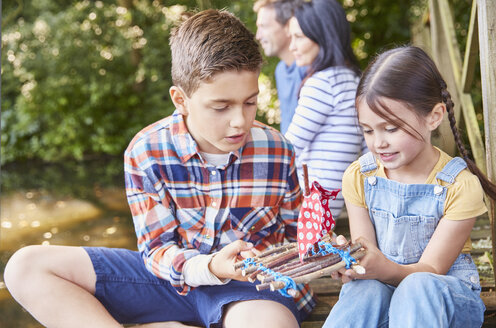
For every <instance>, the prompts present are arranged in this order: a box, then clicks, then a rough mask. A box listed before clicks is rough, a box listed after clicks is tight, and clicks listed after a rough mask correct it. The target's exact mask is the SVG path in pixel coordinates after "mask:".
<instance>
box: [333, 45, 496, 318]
mask: <svg viewBox="0 0 496 328" xmlns="http://www.w3.org/2000/svg"><path fill="white" fill-rule="evenodd" d="M356 107H357V111H358V119H359V123H360V125H361V127H362V129H363V132H364V136H365V141H366V142H367V146H368V147H369V149H370V151H371V153H368V154H366V155H364V156H362V157H361V158H360V159H359V160H358V161H356V162H354V163H353V164H351V165H350V167H349V168H348V169H347V170H346V172H345V174H344V177H343V195H344V198H345V201H346V208H347V210H348V214H349V222H350V233H351V238H352V240H353V241H355V242H360V243H362V244H363V245H364V246H365V248H366V249H367V250H368V254H367V255H366V256H365V257H364V258H363V260H362V261H361V264H362V265H363V266H364V267H365V268H366V274H364V275H357V274H356V273H354V272H353V271H352V270H342V271H341V272H340V273H339V274H337V275H335V276H334V278H338V276H339V277H340V278H341V279H342V281H343V282H344V283H345V284H344V285H343V288H342V290H341V293H340V296H339V301H338V302H337V304H336V305H335V306H334V307H333V309H332V311H331V313H330V315H329V317H328V318H327V320H326V322H325V324H324V327H326V328H329V327H350V326H352V327H387V326H389V327H399V326H401V327H480V326H481V325H482V322H483V319H484V310H485V307H484V303H483V302H482V300H481V299H480V296H479V295H480V284H479V276H478V273H477V268H476V266H475V264H474V262H473V261H472V258H471V257H470V254H469V251H470V245H471V244H470V232H471V230H472V227H473V225H474V222H475V219H476V217H477V216H479V215H481V214H483V213H485V212H486V207H485V205H484V202H483V189H484V191H485V192H486V193H487V194H488V195H489V196H490V197H491V198H493V199H494V198H495V196H496V188H495V185H493V184H491V183H490V182H489V181H488V180H487V178H486V177H485V176H484V175H483V174H482V173H481V172H480V171H479V170H478V169H477V167H476V166H475V164H474V163H473V162H472V161H471V160H470V159H469V158H468V155H467V151H466V150H465V148H464V146H463V144H462V141H461V136H460V134H459V133H458V130H457V128H456V122H455V118H454V117H455V116H454V112H453V102H452V101H451V96H450V94H449V92H448V90H447V89H446V83H445V81H444V80H443V78H442V77H441V75H440V73H439V71H438V70H437V68H436V66H435V64H434V62H433V61H432V60H431V59H430V58H429V56H428V55H427V54H426V53H425V52H424V51H422V50H421V49H419V48H416V47H402V48H397V49H393V50H390V51H387V52H385V53H383V54H382V55H380V56H378V57H377V59H376V60H375V61H374V62H373V63H372V64H371V65H370V66H369V67H368V68H367V70H366V71H365V72H364V74H363V77H362V79H361V81H360V84H359V85H358V89H357V96H356ZM446 111H447V112H448V117H449V121H450V124H451V129H452V131H453V135H454V137H455V141H456V144H457V146H458V149H459V151H460V153H461V155H462V157H463V159H462V158H459V157H457V158H451V157H450V156H449V155H447V154H446V153H444V152H443V151H441V150H440V149H438V148H436V147H435V146H433V145H432V144H431V142H430V137H431V132H432V131H433V130H434V129H436V128H437V127H438V126H439V124H440V123H441V121H442V119H443V115H444V113H445V112H446ZM467 166H468V169H467ZM481 184H482V187H481ZM341 239H344V237H342V236H341ZM341 241H342V240H341ZM350 280H353V281H351V282H349V281H350ZM347 282H349V283H347Z"/></svg>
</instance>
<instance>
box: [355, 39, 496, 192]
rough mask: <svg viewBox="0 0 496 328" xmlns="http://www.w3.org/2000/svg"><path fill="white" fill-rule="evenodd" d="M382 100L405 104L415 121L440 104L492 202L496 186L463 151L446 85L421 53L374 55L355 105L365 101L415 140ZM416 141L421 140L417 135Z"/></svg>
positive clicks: (417, 50)
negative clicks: (414, 114) (443, 106)
mask: <svg viewBox="0 0 496 328" xmlns="http://www.w3.org/2000/svg"><path fill="white" fill-rule="evenodd" d="M384 98H388V99H391V100H395V101H398V102H401V103H403V104H405V106H407V107H408V108H409V109H411V110H413V111H415V113H416V114H417V115H418V116H419V117H425V116H427V115H428V114H429V113H430V112H431V111H432V109H433V108H434V106H435V105H437V104H439V103H444V104H445V105H446V110H447V112H448V119H449V122H450V126H451V131H452V132H453V136H454V137H455V142H456V146H457V147H458V150H459V152H460V155H461V156H462V157H463V159H464V160H465V162H466V163H467V166H468V168H469V169H470V171H471V172H472V173H473V174H475V175H477V177H478V178H479V180H480V182H481V185H482V188H483V189H484V191H485V192H486V193H487V195H488V196H489V197H491V198H492V199H496V185H494V184H493V183H491V182H490V181H489V180H488V179H487V177H486V176H485V175H484V174H483V173H482V172H481V171H480V170H479V168H478V167H477V166H476V165H475V163H474V162H473V161H472V160H471V159H470V158H469V156H468V152H467V150H466V149H465V146H464V144H463V141H462V137H461V135H460V132H459V131H458V128H457V127H456V120H455V113H454V109H453V101H452V100H451V95H450V93H449V92H448V89H447V86H446V82H445V81H444V79H443V77H442V76H441V73H440V72H439V70H438V69H437V67H436V64H434V61H433V60H432V59H431V58H430V57H429V56H428V55H427V54H426V53H425V52H424V51H423V50H422V49H420V48H418V47H413V46H404V47H399V48H395V49H392V50H388V51H386V52H384V53H382V54H380V55H378V56H377V57H376V58H375V59H374V60H373V61H372V62H371V63H370V64H369V66H368V67H367V68H366V69H365V71H364V72H363V75H362V78H361V80H360V83H359V84H358V88H357V93H356V102H355V106H356V108H357V109H358V108H359V105H360V103H361V102H363V101H365V102H366V103H367V105H368V106H369V108H370V109H371V110H372V111H373V112H374V113H376V114H377V115H379V116H380V117H382V118H383V119H385V120H386V121H387V122H389V123H391V124H394V125H396V126H398V127H399V128H401V129H402V130H404V131H405V132H407V133H409V134H410V135H413V136H414V137H415V135H414V134H413V132H412V131H415V130H414V129H413V127H412V126H411V125H410V124H408V123H407V122H405V121H404V120H402V119H401V118H399V117H398V116H397V115H396V114H395V113H394V109H393V108H389V107H387V106H386V104H385V102H384V101H383V100H384ZM357 112H358V113H359V111H357ZM406 127H408V128H406ZM416 137H418V138H421V136H420V134H419V135H418V136H416Z"/></svg>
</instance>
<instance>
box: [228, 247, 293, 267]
mask: <svg viewBox="0 0 496 328" xmlns="http://www.w3.org/2000/svg"><path fill="white" fill-rule="evenodd" d="M297 247H298V246H297V244H296V243H289V244H284V245H281V246H278V247H274V248H271V249H268V250H266V251H264V252H263V253H262V254H260V255H258V256H255V257H254V258H253V260H255V261H257V260H261V259H264V258H266V257H268V256H270V255H273V254H275V253H278V254H282V253H284V252H287V251H290V250H293V249H297ZM244 265H245V263H244V262H243V261H239V262H236V263H235V264H234V270H238V269H241V268H242V267H244Z"/></svg>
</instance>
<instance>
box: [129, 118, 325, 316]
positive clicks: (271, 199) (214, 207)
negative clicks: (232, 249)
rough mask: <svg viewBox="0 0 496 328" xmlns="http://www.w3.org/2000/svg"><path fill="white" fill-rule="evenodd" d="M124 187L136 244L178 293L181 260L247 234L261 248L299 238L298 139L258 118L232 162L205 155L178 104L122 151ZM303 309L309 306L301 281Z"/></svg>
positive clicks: (310, 301) (183, 289)
mask: <svg viewBox="0 0 496 328" xmlns="http://www.w3.org/2000/svg"><path fill="white" fill-rule="evenodd" d="M124 163H125V178H126V193H127V198H128V202H129V206H130V208H131V213H132V215H133V220H134V226H135V230H136V235H137V237H138V249H139V251H140V252H141V254H142V256H143V259H144V262H145V265H146V267H147V269H148V270H149V271H150V272H152V273H153V274H154V275H156V276H158V277H160V278H162V279H167V280H169V281H170V282H171V284H172V286H174V287H175V288H176V290H177V291H178V293H180V294H184V295H185V294H187V293H188V292H189V291H190V290H191V289H192V288H193V287H191V286H188V285H186V284H185V282H184V275H183V273H182V268H183V265H184V263H185V262H186V261H187V260H188V259H190V258H192V257H194V256H196V255H198V254H209V253H212V252H216V251H219V250H220V249H221V248H222V247H224V246H225V245H227V244H229V243H231V242H233V241H236V240H239V239H242V240H245V241H249V242H252V243H253V244H254V245H255V248H257V249H258V250H264V249H266V248H267V247H269V246H273V245H279V244H282V243H283V242H285V241H295V240H296V230H297V220H298V209H299V206H300V202H301V190H300V187H299V185H298V178H297V175H296V168H295V155H294V151H293V147H292V146H291V144H290V143H289V142H287V141H286V140H285V139H284V138H283V137H282V136H281V134H280V133H279V132H277V131H276V130H274V129H272V128H270V127H268V126H265V125H263V124H261V123H259V122H254V125H253V127H252V129H251V135H250V136H249V137H248V139H247V142H246V144H245V145H244V146H243V147H241V148H240V149H239V150H237V151H235V152H232V153H231V154H229V160H228V163H226V164H225V165H224V166H218V167H215V166H213V165H210V164H208V163H206V162H205V161H204V160H203V159H202V156H201V154H200V152H199V149H198V146H197V144H196V142H195V141H194V139H193V138H192V136H191V135H190V134H189V132H188V130H187V127H186V125H185V123H184V121H183V117H182V115H181V114H179V113H178V112H177V111H176V112H174V114H173V115H172V116H170V117H167V118H164V119H163V120H160V121H158V122H156V123H154V124H152V125H150V126H148V127H146V128H144V129H143V130H142V131H140V132H139V133H138V134H137V135H136V137H134V139H133V140H132V141H131V143H130V145H129V147H128V148H127V150H126V152H125V156H124ZM300 291H301V295H302V296H301V297H299V298H298V299H296V300H295V301H296V302H297V306H298V309H304V310H306V311H307V312H309V311H310V310H311V309H312V307H313V305H314V304H315V303H314V300H313V298H312V296H311V290H310V289H309V288H308V287H307V286H301V289H300Z"/></svg>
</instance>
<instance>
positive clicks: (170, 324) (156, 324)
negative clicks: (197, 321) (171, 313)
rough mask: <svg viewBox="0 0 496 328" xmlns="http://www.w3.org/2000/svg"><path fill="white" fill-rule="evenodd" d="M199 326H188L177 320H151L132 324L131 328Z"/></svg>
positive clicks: (187, 327)
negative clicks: (150, 321)
mask: <svg viewBox="0 0 496 328" xmlns="http://www.w3.org/2000/svg"><path fill="white" fill-rule="evenodd" d="M135 327H140V328H200V327H198V326H188V325H185V324H183V323H180V322H178V321H167V322H152V323H144V324H141V325H136V326H132V328H135Z"/></svg>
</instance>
